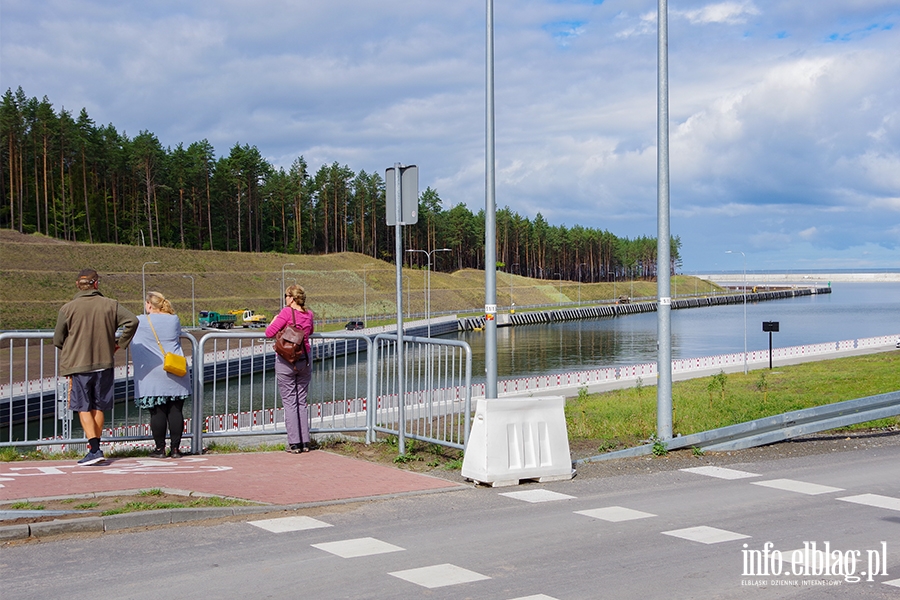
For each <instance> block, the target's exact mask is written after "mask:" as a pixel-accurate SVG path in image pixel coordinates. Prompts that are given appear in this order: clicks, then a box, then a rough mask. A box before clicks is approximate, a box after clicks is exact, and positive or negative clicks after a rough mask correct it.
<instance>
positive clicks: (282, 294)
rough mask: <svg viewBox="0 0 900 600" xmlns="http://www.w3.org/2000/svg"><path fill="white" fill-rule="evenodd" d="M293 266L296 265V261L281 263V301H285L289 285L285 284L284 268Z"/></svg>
mask: <svg viewBox="0 0 900 600" xmlns="http://www.w3.org/2000/svg"><path fill="white" fill-rule="evenodd" d="M293 266H295V265H294V263H284V264H283V265H281V298H279V299H278V301H279V302H284V294H285V292H286V291H287V287H286V286H285V285H284V268H285V267H293ZM279 306H280V305H279Z"/></svg>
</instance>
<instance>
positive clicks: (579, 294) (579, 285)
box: [578, 263, 587, 307]
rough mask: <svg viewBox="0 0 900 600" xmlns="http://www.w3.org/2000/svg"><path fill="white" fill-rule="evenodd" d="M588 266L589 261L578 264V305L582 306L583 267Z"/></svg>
mask: <svg viewBox="0 0 900 600" xmlns="http://www.w3.org/2000/svg"><path fill="white" fill-rule="evenodd" d="M584 266H587V263H581V264H580V265H578V306H579V307H580V306H581V267H584Z"/></svg>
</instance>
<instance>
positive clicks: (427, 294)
mask: <svg viewBox="0 0 900 600" xmlns="http://www.w3.org/2000/svg"><path fill="white" fill-rule="evenodd" d="M407 252H421V253H422V254H424V255H425V256H426V258H427V264H428V266H427V269H428V271H427V273H426V274H425V282H426V283H425V321H426V322H427V323H428V337H431V255H432V254H434V253H435V252H452V250H451V249H450V248H435V249H434V250H417V249H409V250H407ZM408 302H409V300H408V299H407V303H408Z"/></svg>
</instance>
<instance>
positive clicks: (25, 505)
mask: <svg viewBox="0 0 900 600" xmlns="http://www.w3.org/2000/svg"><path fill="white" fill-rule="evenodd" d="M9 507H10V508H11V509H12V510H44V505H43V504H34V503H32V502H27V501H20V502H13V503H12V504H10V506H9Z"/></svg>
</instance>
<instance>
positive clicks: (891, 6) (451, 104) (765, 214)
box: [0, 0, 900, 273]
mask: <svg viewBox="0 0 900 600" xmlns="http://www.w3.org/2000/svg"><path fill="white" fill-rule="evenodd" d="M494 21H495V80H496V92H495V94H496V159H497V193H496V198H497V204H498V206H499V207H503V206H509V207H510V208H511V209H512V210H514V211H515V212H518V213H519V214H521V215H523V216H527V217H529V218H534V216H535V215H536V214H537V213H541V214H542V215H543V216H544V218H545V219H547V220H548V221H549V222H550V223H551V224H554V225H567V226H572V225H576V224H581V225H585V226H590V227H596V228H601V229H606V230H609V231H610V232H612V233H614V234H616V235H619V236H626V237H637V236H651V237H653V236H656V231H657V223H656V197H657V193H656V154H657V153H656V114H657V111H656V56H657V51H656V39H657V38H656V35H657V5H656V2H653V1H652V0H630V1H625V0H605V1H600V0H595V1H593V2H591V1H579V0H507V1H503V0H496V1H495V6H494ZM898 21H900V4H898V2H897V1H896V0H815V1H810V0H778V1H775V0H735V1H724V2H704V1H702V0H684V1H672V2H670V3H669V79H670V83H669V88H670V119H671V124H670V131H671V134H670V135H671V140H670V156H671V232H672V234H673V235H679V236H681V239H682V243H683V250H682V255H683V271H684V272H687V273H691V272H698V271H708V270H740V269H741V268H743V264H742V262H743V258H742V257H741V256H739V255H737V254H734V253H733V254H731V255H727V254H726V251H727V250H733V251H734V252H735V253H737V252H743V253H744V254H745V256H746V267H747V269H748V270H754V269H812V268H825V269H829V268H856V269H865V268H900V251H898V250H900V248H898V247H900V23H898ZM0 86H2V88H3V91H5V90H6V88H12V89H13V90H15V89H16V88H17V87H19V86H21V87H22V88H23V90H24V91H25V93H26V94H27V95H28V96H29V97H31V96H36V97H38V98H41V97H43V96H47V98H48V99H49V100H50V101H51V102H52V103H53V105H54V107H55V108H56V109H57V110H59V109H60V108H62V107H64V108H66V109H67V110H71V111H73V112H74V113H75V114H77V113H78V111H80V109H81V108H82V107H83V108H86V109H87V111H88V113H89V114H90V116H91V117H92V118H93V119H94V120H95V122H97V123H98V124H107V123H112V124H113V125H115V126H116V128H117V129H118V130H119V131H124V132H125V133H127V134H128V135H131V136H134V135H136V134H137V133H138V132H140V131H141V130H149V131H151V132H153V133H155V134H156V135H157V136H158V137H159V139H160V141H161V142H162V143H163V144H164V145H166V146H175V145H176V144H178V143H179V142H183V143H184V144H185V145H188V144H190V143H191V142H194V141H198V140H201V139H204V138H205V139H208V140H209V141H210V142H211V143H212V144H213V145H214V147H215V148H216V151H217V153H218V154H219V155H222V154H227V153H228V151H229V150H230V148H231V147H232V146H233V145H234V144H235V143H240V144H250V145H254V146H256V147H257V148H259V150H260V152H261V153H262V154H263V155H264V156H265V157H267V159H268V160H269V161H270V162H272V163H273V164H275V165H276V166H285V167H288V166H289V165H290V163H291V162H292V161H293V160H294V158H296V157H297V156H300V155H302V156H304V157H305V158H306V160H307V162H308V163H309V165H310V167H311V170H313V171H315V170H316V169H317V168H318V167H319V166H321V165H322V164H330V163H332V162H335V161H337V162H338V163H341V164H346V165H348V166H349V167H350V168H351V169H353V170H354V171H359V170H363V169H364V170H366V171H368V172H372V171H379V172H381V173H382V174H383V173H384V169H385V168H386V167H388V166H391V165H393V164H394V163H395V162H401V163H404V164H416V165H418V166H419V177H420V188H421V189H424V188H425V186H431V187H433V188H435V189H436V190H437V191H438V193H439V194H440V196H441V198H442V199H443V200H444V204H445V207H446V208H450V207H451V206H453V205H455V204H459V203H465V204H466V205H468V206H469V207H470V208H471V209H472V210H473V211H477V210H479V209H480V208H483V207H484V197H485V192H484V181H485V176H484V172H485V161H484V143H485V142H484V140H485V134H484V124H485V0H453V1H451V2H447V1H441V2H438V1H430V0H382V1H381V2H367V1H364V0H352V1H348V0H327V1H324V0H322V1H319V0H301V1H297V0H257V1H255V2H247V1H246V0H241V1H237V0H192V1H185V0H173V1H169V0H140V1H137V0H134V1H131V0H115V1H113V0H0Z"/></svg>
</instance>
